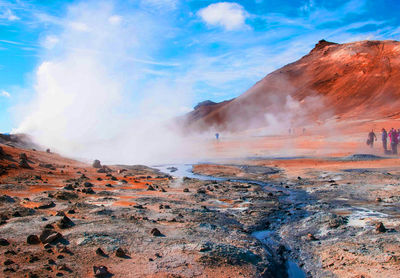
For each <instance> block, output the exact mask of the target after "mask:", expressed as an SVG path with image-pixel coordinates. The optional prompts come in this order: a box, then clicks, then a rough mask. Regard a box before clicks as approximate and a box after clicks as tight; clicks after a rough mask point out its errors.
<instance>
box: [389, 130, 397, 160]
mask: <svg viewBox="0 0 400 278" xmlns="http://www.w3.org/2000/svg"><path fill="white" fill-rule="evenodd" d="M398 136H399V135H398V133H397V131H396V130H395V129H394V128H392V129H391V130H390V132H389V138H390V147H391V148H392V154H397V144H398V143H399V139H398Z"/></svg>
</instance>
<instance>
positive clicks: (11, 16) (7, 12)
mask: <svg viewBox="0 0 400 278" xmlns="http://www.w3.org/2000/svg"><path fill="white" fill-rule="evenodd" d="M0 18H4V19H7V20H9V21H15V20H19V19H20V18H19V17H18V16H16V15H15V14H14V13H13V12H12V11H11V10H10V9H6V10H5V11H3V12H2V14H1V15H0Z"/></svg>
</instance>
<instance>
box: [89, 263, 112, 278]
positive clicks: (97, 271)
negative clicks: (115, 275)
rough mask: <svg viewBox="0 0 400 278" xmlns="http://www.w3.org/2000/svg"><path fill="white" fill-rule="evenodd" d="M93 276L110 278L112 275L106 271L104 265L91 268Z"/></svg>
mask: <svg viewBox="0 0 400 278" xmlns="http://www.w3.org/2000/svg"><path fill="white" fill-rule="evenodd" d="M93 274H94V277H97V278H106V277H111V275H112V274H111V273H110V272H109V271H108V269H107V267H106V266H104V265H101V266H93Z"/></svg>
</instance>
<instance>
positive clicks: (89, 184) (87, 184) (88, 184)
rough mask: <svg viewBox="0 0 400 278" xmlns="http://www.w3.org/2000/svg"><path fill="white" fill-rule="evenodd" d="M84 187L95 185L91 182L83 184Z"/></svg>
mask: <svg viewBox="0 0 400 278" xmlns="http://www.w3.org/2000/svg"><path fill="white" fill-rule="evenodd" d="M83 186H84V187H93V183H91V182H88V181H87V182H85V183H84V184H83Z"/></svg>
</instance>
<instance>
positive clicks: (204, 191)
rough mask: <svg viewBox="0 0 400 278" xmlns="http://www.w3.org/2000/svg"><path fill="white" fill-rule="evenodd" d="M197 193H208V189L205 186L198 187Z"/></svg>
mask: <svg viewBox="0 0 400 278" xmlns="http://www.w3.org/2000/svg"><path fill="white" fill-rule="evenodd" d="M197 193H199V194H206V190H205V189H204V188H199V189H197Z"/></svg>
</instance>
